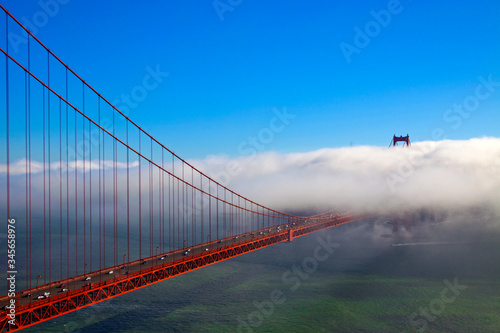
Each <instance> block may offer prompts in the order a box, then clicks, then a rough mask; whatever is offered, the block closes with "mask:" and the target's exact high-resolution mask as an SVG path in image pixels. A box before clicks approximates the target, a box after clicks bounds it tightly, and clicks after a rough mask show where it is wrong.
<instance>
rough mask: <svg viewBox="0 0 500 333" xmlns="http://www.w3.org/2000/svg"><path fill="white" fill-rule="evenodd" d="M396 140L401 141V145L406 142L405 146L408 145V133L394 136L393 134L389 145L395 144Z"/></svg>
mask: <svg viewBox="0 0 500 333" xmlns="http://www.w3.org/2000/svg"><path fill="white" fill-rule="evenodd" d="M398 142H403V146H404V145H405V144H406V146H407V147H410V136H409V135H408V134H406V136H402V135H400V136H396V134H394V136H393V137H392V140H391V143H390V144H389V147H391V146H392V147H394V146H397V143H398Z"/></svg>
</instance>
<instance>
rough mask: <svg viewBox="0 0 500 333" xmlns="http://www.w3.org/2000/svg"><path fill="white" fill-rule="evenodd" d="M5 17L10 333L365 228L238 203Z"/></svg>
mask: <svg viewBox="0 0 500 333" xmlns="http://www.w3.org/2000/svg"><path fill="white" fill-rule="evenodd" d="M0 7H1V9H2V10H1V14H2V15H1V16H2V17H1V18H0V22H2V23H0V26H2V28H1V29H2V30H3V31H1V32H0V35H1V36H0V45H1V51H2V54H3V56H2V57H1V58H2V59H1V60H0V62H1V63H0V68H1V71H0V75H1V78H0V81H1V82H0V90H1V91H0V95H1V96H0V105H1V109H0V117H1V119H2V122H1V123H2V124H1V125H0V126H1V130H0V147H1V154H0V155H1V156H0V198H1V203H2V204H1V207H0V215H1V216H2V221H4V222H2V224H3V225H4V227H3V229H2V231H1V233H0V236H2V238H0V244H2V246H1V248H0V254H1V255H2V256H3V258H2V259H0V267H1V271H0V277H1V278H2V281H1V283H0V286H1V288H2V292H0V295H3V296H1V297H0V306H1V310H0V311H1V312H0V328H1V331H2V332H7V331H9V332H10V331H16V330H20V329H23V328H26V327H29V326H33V325H36V324H38V323H42V322H44V321H47V320H50V319H52V318H55V317H58V316H61V315H64V314H66V313H69V312H72V311H76V310H78V309H81V308H83V307H86V306H89V305H92V304H95V303H97V302H101V301H105V300H107V299H109V298H112V297H116V296H119V295H122V294H124V293H127V292H130V291H133V290H136V289H138V288H142V287H145V286H148V285H150V284H152V283H156V282H159V281H163V280H166V279H168V278H171V277H174V276H177V275H180V274H183V273H186V272H189V271H192V270H195V269H198V268H202V267H204V266H207V265H211V264H214V263H217V262H219V261H222V260H226V259H230V258H233V257H236V256H239V255H242V254H245V253H248V252H251V251H255V250H258V249H261V248H263V247H266V246H271V245H273V244H277V243H280V242H286V241H292V240H293V238H295V237H300V236H303V235H307V234H309V233H312V232H315V231H318V230H322V229H325V228H330V227H334V226H337V225H340V224H344V223H348V222H352V221H355V220H358V219H360V218H363V216H361V215H357V214H350V213H341V212H337V211H330V212H326V213H322V214H319V215H315V216H308V217H304V216H297V215H294V214H289V213H285V212H280V211H277V210H273V209H271V208H269V207H266V206H264V205H261V204H259V203H256V202H254V201H252V200H250V199H248V198H246V197H244V196H242V195H240V194H238V193H236V192H234V191H232V190H231V189H229V188H227V187H226V186H224V185H223V184H220V183H219V182H217V181H215V180H214V179H212V178H210V177H209V176H207V175H206V174H205V173H204V172H202V171H201V170H199V169H197V168H196V167H195V166H193V165H191V164H190V163H188V162H186V161H185V160H183V159H182V158H180V157H179V156H177V155H176V154H175V153H173V152H172V151H171V150H169V149H168V148H167V147H165V146H164V145H163V144H162V143H160V142H159V141H158V140H156V139H155V138H154V137H153V136H152V135H150V134H149V133H147V132H146V131H144V130H143V129H142V128H141V127H139V126H138V125H137V124H136V123H134V122H133V121H132V120H131V119H129V118H128V117H127V116H126V115H125V114H124V113H122V112H120V110H118V109H117V108H116V107H114V106H113V105H112V104H111V103H110V102H109V101H108V100H107V99H106V98H105V97H103V96H102V95H101V94H99V92H97V91H96V90H95V89H94V88H92V87H91V86H90V85H89V84H88V83H87V82H86V81H84V80H83V79H82V78H81V77H80V76H79V75H78V74H77V73H75V72H74V71H73V70H72V69H71V68H69V67H68V66H67V65H66V64H65V63H64V62H63V61H62V60H61V59H59V58H58V57H57V56H56V55H55V54H54V53H53V52H52V51H50V50H49V49H48V48H47V47H46V46H45V45H44V44H43V43H42V42H41V41H40V40H38V39H37V37H35V36H34V35H33V34H32V33H31V32H30V31H28V30H27V29H26V28H25V27H24V26H23V25H22V24H21V23H20V22H19V21H18V20H17V19H16V18H14V17H13V16H12V15H11V14H10V13H9V12H8V11H7V10H6V9H5V8H4V7H3V6H1V5H0Z"/></svg>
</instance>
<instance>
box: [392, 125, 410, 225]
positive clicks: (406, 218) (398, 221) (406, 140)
mask: <svg viewBox="0 0 500 333" xmlns="http://www.w3.org/2000/svg"><path fill="white" fill-rule="evenodd" d="M398 142H402V143H403V147H404V146H405V145H406V146H407V147H410V136H409V135H408V134H406V136H402V135H400V136H396V134H394V136H393V137H392V140H391V143H390V144H389V148H390V147H391V146H392V147H395V146H397V143H398ZM411 220H412V219H411V215H410V214H408V213H407V214H404V215H403V216H397V217H394V218H393V219H392V232H393V233H396V232H398V230H399V227H400V226H401V225H404V227H405V229H406V231H408V232H409V233H410V234H412V232H411Z"/></svg>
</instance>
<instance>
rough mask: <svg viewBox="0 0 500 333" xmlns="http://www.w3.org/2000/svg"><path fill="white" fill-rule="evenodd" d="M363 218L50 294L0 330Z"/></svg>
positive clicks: (331, 221)
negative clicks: (13, 323) (14, 323)
mask: <svg viewBox="0 0 500 333" xmlns="http://www.w3.org/2000/svg"><path fill="white" fill-rule="evenodd" d="M327 216H328V215H327ZM365 217H366V216H363V215H345V216H330V217H326V218H316V219H314V220H315V221H314V222H310V221H311V220H305V221H302V222H300V223H297V224H296V225H295V226H288V228H287V227H286V224H283V225H281V226H279V227H280V229H282V230H281V231H278V232H276V233H273V234H268V235H265V236H257V237H255V238H250V239H246V240H243V241H240V242H238V243H236V244H231V245H227V246H223V247H221V248H217V249H214V250H209V251H207V252H201V253H200V254H197V255H194V256H192V257H189V258H181V259H178V260H176V261H174V262H172V263H168V264H161V265H157V266H154V267H152V268H148V269H145V270H143V271H140V272H135V273H132V274H129V275H126V276H122V277H119V278H115V279H113V280H111V281H104V282H99V283H92V284H91V285H89V286H86V287H83V288H81V289H78V290H75V291H71V292H68V293H64V294H63V295H57V296H52V297H49V298H47V299H44V300H40V301H38V302H35V303H33V304H27V305H24V306H20V307H18V308H17V309H16V325H15V326H12V325H9V323H8V318H7V313H6V312H4V313H2V314H1V315H0V317H1V318H2V319H1V320H0V332H15V331H18V330H21V329H23V328H26V327H30V326H33V325H36V324H39V323H42V322H45V321H47V320H50V319H53V318H56V317H59V316H62V315H64V314H67V313H70V312H73V311H76V310H79V309H81V308H84V307H87V306H89V305H92V304H95V303H98V302H102V301H105V300H107V299H110V298H113V297H116V296H120V295H123V294H125V293H128V292H131V291H134V290H136V289H139V288H143V287H146V286H148V285H151V284H153V283H157V282H160V281H163V280H166V279H169V278H172V277H175V276H178V275H181V274H184V273H187V272H190V271H193V270H196V269H199V268H202V267H205V266H208V265H212V264H215V263H217V262H220V261H223V260H227V259H231V258H234V257H237V256H239V255H243V254H246V253H249V252H252V251H255V250H259V249H261V248H264V247H267V246H271V245H274V244H278V243H281V242H285V241H291V240H292V239H293V237H295V238H296V237H300V236H304V235H307V234H310V233H313V232H316V231H319V230H323V229H327V228H331V227H335V226H338V225H341V224H345V223H349V222H353V221H356V220H359V219H362V218H365ZM264 230H265V229H264ZM259 232H260V231H259V230H256V231H255V232H254V233H253V234H257V235H258V233H259ZM251 234H252V233H251ZM291 235H293V237H291ZM202 246H204V244H202ZM58 283H60V282H58Z"/></svg>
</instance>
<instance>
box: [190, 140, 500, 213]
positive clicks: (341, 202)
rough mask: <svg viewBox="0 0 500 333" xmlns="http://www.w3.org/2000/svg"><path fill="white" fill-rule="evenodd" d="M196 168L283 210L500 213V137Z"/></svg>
mask: <svg viewBox="0 0 500 333" xmlns="http://www.w3.org/2000/svg"><path fill="white" fill-rule="evenodd" d="M192 163H194V164H195V165H197V166H199V167H200V168H201V169H202V170H203V171H204V172H206V173H207V174H209V175H213V176H214V177H216V178H217V177H219V178H220V180H221V181H222V182H225V183H226V184H227V185H228V186H229V187H230V188H232V189H234V190H235V191H237V192H238V193H240V194H242V195H244V196H246V197H249V198H250V199H252V200H255V201H257V202H259V203H262V204H264V205H266V206H270V207H273V208H276V209H278V210H282V211H290V210H291V211H308V212H309V211H310V212H317V211H322V210H329V209H332V208H339V209H355V210H357V211H364V212H370V213H381V214H387V213H398V212H404V211H409V210H417V209H431V210H432V209H440V210H446V211H453V210H461V209H467V208H472V207H479V206H480V207H487V208H493V209H495V210H496V211H497V212H498V211H499V203H500V139H498V138H478V139H470V140H463V141H450V140H444V141H438V142H435V141H425V142H417V143H414V144H412V146H411V147H409V148H407V147H395V148H389V149H388V148H382V147H374V146H359V147H346V148H335V149H321V150H317V151H313V152H307V153H292V154H279V153H272V152H271V153H264V154H259V155H254V156H249V157H239V158H235V159H228V158H223V157H209V158H207V159H205V160H200V161H193V162H192ZM228 165H231V168H229V169H228V168H227V166H228ZM228 170H233V172H228Z"/></svg>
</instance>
